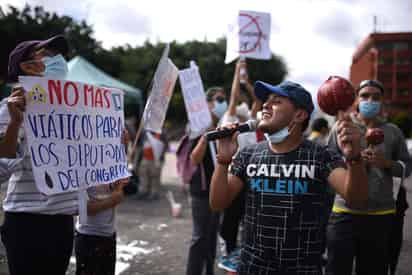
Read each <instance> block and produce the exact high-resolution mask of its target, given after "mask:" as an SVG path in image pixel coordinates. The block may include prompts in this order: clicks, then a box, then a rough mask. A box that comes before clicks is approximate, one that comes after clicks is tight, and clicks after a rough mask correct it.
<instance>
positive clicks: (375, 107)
mask: <svg viewBox="0 0 412 275" xmlns="http://www.w3.org/2000/svg"><path fill="white" fill-rule="evenodd" d="M380 110H381V103H380V102H377V101H361V102H359V112H360V113H361V115H362V116H363V117H364V118H373V117H376V116H377V115H378V114H379V112H380Z"/></svg>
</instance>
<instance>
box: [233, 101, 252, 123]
mask: <svg viewBox="0 0 412 275" xmlns="http://www.w3.org/2000/svg"><path fill="white" fill-rule="evenodd" d="M236 115H238V116H241V117H243V118H246V119H247V118H248V117H249V116H250V115H249V106H248V105H247V103H246V102H243V103H242V104H240V105H239V106H237V107H236Z"/></svg>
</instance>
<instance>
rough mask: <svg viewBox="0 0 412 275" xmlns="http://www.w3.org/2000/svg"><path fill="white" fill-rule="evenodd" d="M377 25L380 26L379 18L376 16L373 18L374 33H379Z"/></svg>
mask: <svg viewBox="0 0 412 275" xmlns="http://www.w3.org/2000/svg"><path fill="white" fill-rule="evenodd" d="M377 25H378V17H377V16H376V15H374V16H373V33H376V32H377Z"/></svg>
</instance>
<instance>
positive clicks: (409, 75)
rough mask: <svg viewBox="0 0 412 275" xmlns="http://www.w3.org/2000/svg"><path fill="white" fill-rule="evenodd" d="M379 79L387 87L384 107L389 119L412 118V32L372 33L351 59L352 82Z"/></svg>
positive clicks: (355, 83)
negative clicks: (403, 116)
mask: <svg viewBox="0 0 412 275" xmlns="http://www.w3.org/2000/svg"><path fill="white" fill-rule="evenodd" d="M364 79H377V80H379V81H381V82H382V83H383V85H384V86H385V90H386V92H385V96H384V98H385V106H386V112H387V115H388V116H389V117H394V116H396V115H398V114H400V113H403V114H404V115H407V116H409V117H411V116H412V32H399V33H372V34H370V35H369V36H368V37H366V39H364V40H363V41H362V42H361V43H360V44H359V46H358V47H357V49H356V50H355V53H354V54H353V57H352V65H351V68H350V80H351V81H352V83H353V84H354V85H355V87H356V86H357V85H359V83H360V81H362V80H364Z"/></svg>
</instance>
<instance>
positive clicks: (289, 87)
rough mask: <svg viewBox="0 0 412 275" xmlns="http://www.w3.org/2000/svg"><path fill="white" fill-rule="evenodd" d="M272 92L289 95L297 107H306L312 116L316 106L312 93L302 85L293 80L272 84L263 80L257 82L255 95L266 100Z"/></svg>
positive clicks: (263, 100)
mask: <svg viewBox="0 0 412 275" xmlns="http://www.w3.org/2000/svg"><path fill="white" fill-rule="evenodd" d="M270 94H277V95H280V96H284V97H287V98H288V99H289V100H290V101H292V102H293V104H295V105H296V106H297V107H299V108H302V109H304V110H305V111H307V112H308V115H309V116H310V115H311V114H312V112H313V109H314V106H313V101H312V95H311V94H310V93H309V92H308V91H307V90H306V89H305V88H303V87H302V86H301V85H299V84H298V83H295V82H292V81H283V82H282V83H280V84H279V85H271V84H269V83H265V82H263V81H256V82H255V95H256V97H257V98H259V99H260V100H261V101H262V102H265V101H266V100H267V98H268V97H269V95H270Z"/></svg>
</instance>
